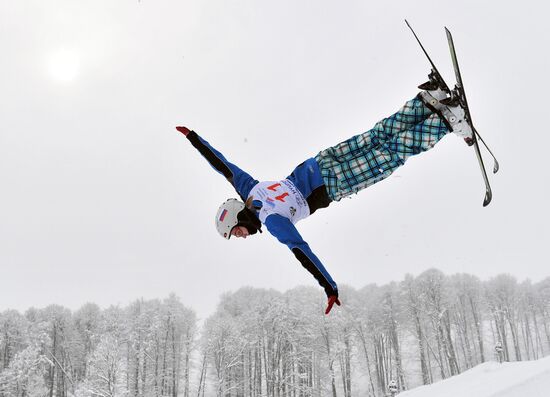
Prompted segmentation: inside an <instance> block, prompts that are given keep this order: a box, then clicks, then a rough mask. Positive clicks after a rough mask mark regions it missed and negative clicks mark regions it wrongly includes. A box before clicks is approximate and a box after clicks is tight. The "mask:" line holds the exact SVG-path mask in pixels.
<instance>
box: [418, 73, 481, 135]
mask: <svg viewBox="0 0 550 397" xmlns="http://www.w3.org/2000/svg"><path fill="white" fill-rule="evenodd" d="M428 77H429V80H428V81H427V82H425V83H424V84H420V85H419V86H418V88H420V89H421V90H423V91H422V92H421V93H420V97H421V98H422V100H423V101H424V103H425V104H426V106H428V107H429V108H431V109H432V110H433V111H434V112H436V113H437V114H438V115H439V116H440V117H441V118H442V119H443V120H444V121H445V124H447V127H448V128H449V130H450V131H451V132H453V133H455V134H456V135H458V136H459V137H461V138H463V139H464V141H465V142H466V144H467V145H468V146H471V145H473V143H474V141H473V131H472V127H471V126H470V124H469V123H468V122H467V121H466V112H465V111H464V108H463V107H462V106H461V104H460V97H459V95H458V92H456V91H455V90H452V91H451V90H449V87H448V86H447V84H445V81H443V79H442V78H441V76H439V75H437V74H435V73H434V72H432V73H430V74H429V76H428Z"/></svg>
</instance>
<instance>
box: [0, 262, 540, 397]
mask: <svg viewBox="0 0 550 397" xmlns="http://www.w3.org/2000/svg"><path fill="white" fill-rule="evenodd" d="M340 297H341V301H342V306H341V307H336V308H334V309H333V311H332V312H331V314H330V315H329V316H325V315H324V314H323V310H324V305H325V300H326V298H325V297H324V295H323V294H322V292H320V291H319V289H317V288H315V287H299V288H295V289H293V290H290V291H287V292H286V293H280V292H278V291H274V290H264V289H253V288H242V289H240V290H238V291H237V292H234V293H227V294H225V295H223V296H222V297H221V300H220V303H219V306H218V308H217V310H216V312H215V313H214V314H212V315H211V316H210V317H209V318H208V319H206V320H205V321H204V322H203V323H202V324H201V325H200V327H199V323H198V320H197V318H196V315H195V313H194V312H193V311H192V310H191V309H189V308H187V307H185V306H184V305H183V304H182V303H181V302H180V301H179V299H178V298H177V297H176V296H174V295H171V296H170V297H169V298H167V299H166V300H164V301H158V300H153V301H143V300H140V301H136V302H134V303H132V304H131V305H129V306H128V307H126V308H119V307H111V308H109V309H105V310H101V309H100V308H99V307H97V306H96V305H94V304H87V305H85V306H84V307H82V308H81V309H80V310H78V311H76V312H74V313H71V312H70V311H69V310H67V309H64V308H62V307H60V306H49V307H46V308H44V309H40V310H37V309H30V310H28V311H27V312H26V313H25V314H24V315H23V314H20V313H18V312H15V311H6V312H3V313H0V397H8V396H9V397H12V396H14V397H23V396H31V397H34V396H48V397H54V396H55V397H68V396H79V397H80V396H82V397H84V396H90V397H92V396H93V397H107V396H113V397H114V396H132V397H153V396H154V397H160V396H163V397H164V396H171V397H176V396H183V397H189V396H193V397H195V396H196V397H210V396H217V397H260V396H267V397H305V396H319V397H321V396H330V397H351V396H372V397H378V396H385V395H386V394H387V392H388V384H389V383H390V382H395V384H396V385H397V387H398V389H399V390H406V389H409V388H411V387H414V386H417V385H420V384H429V383H432V382H435V381H437V380H440V379H444V378H447V377H449V376H452V375H455V374H458V373H460V372H462V371H465V370H467V369H469V368H471V367H473V366H475V365H477V364H479V363H482V362H484V361H487V360H494V359H495V358H496V357H495V355H496V354H497V353H496V351H495V346H496V345H497V344H498V345H499V346H502V350H501V351H500V353H499V354H500V356H501V358H502V359H503V360H508V361H515V360H530V359H536V358H539V357H542V356H544V355H547V354H548V353H549V352H550V278H549V279H546V280H543V281H541V282H539V283H536V284H533V283H531V282H529V281H525V282H522V283H518V282H517V280H516V279H515V278H513V277H511V276H508V275H500V276H498V277H496V278H494V279H492V280H489V281H484V282H482V281H480V280H479V279H477V278H476V277H474V276H471V275H465V274H460V275H453V276H445V275H444V274H443V273H441V272H440V271H438V270H429V271H426V272H424V273H423V274H421V275H419V276H418V277H412V276H406V277H405V279H404V280H403V281H401V282H399V283H391V284H388V285H384V286H376V285H369V286H366V287H364V288H362V289H359V290H356V289H353V288H349V287H341V291H340ZM499 350H500V349H499Z"/></svg>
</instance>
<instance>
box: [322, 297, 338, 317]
mask: <svg viewBox="0 0 550 397" xmlns="http://www.w3.org/2000/svg"><path fill="white" fill-rule="evenodd" d="M335 303H336V304H337V305H338V306H340V301H339V300H338V297H337V296H336V295H331V296H329V297H328V304H327V310H325V314H329V313H330V311H331V310H332V306H333V305H334V304H335Z"/></svg>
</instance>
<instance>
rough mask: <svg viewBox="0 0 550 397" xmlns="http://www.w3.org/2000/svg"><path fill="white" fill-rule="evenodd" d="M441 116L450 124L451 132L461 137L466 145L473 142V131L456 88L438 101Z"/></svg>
mask: <svg viewBox="0 0 550 397" xmlns="http://www.w3.org/2000/svg"><path fill="white" fill-rule="evenodd" d="M439 103H440V109H439V111H440V112H441V114H442V116H443V117H444V118H445V120H446V121H447V123H448V124H450V126H451V132H453V133H455V134H456V135H458V136H459V137H461V138H463V139H464V141H465V142H466V144H467V145H468V146H472V145H473V144H474V137H473V135H474V132H473V130H472V126H471V125H470V123H469V122H468V120H467V117H466V112H465V110H464V107H463V106H462V104H461V102H460V96H459V94H458V92H457V91H456V89H454V90H452V91H451V97H450V98H445V99H442V100H440V101H439Z"/></svg>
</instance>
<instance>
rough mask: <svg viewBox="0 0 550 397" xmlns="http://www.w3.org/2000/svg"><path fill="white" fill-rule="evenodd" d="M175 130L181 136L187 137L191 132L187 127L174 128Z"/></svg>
mask: <svg viewBox="0 0 550 397" xmlns="http://www.w3.org/2000/svg"><path fill="white" fill-rule="evenodd" d="M176 130H178V131H179V132H181V133H182V134H183V135H185V136H187V134H189V133H190V132H191V131H190V130H189V128H187V127H176Z"/></svg>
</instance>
